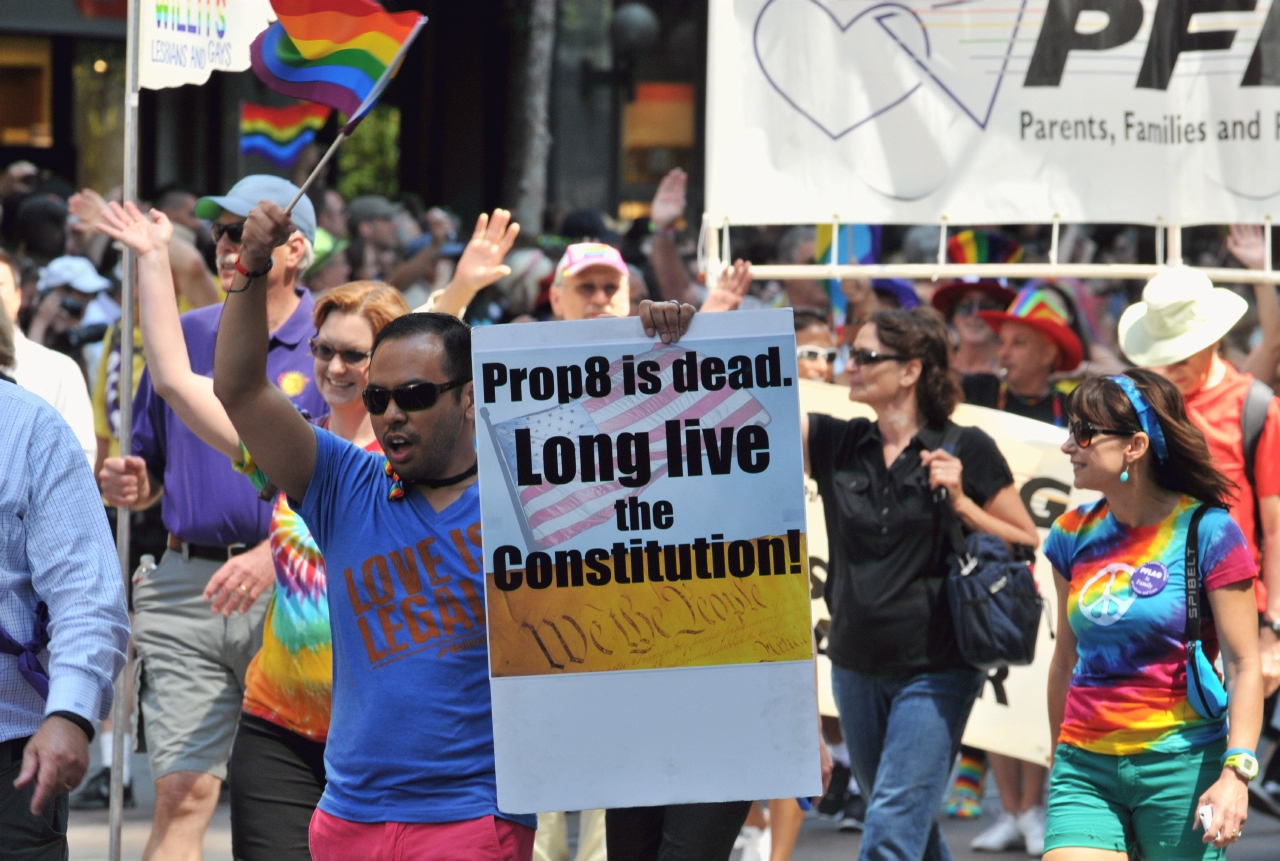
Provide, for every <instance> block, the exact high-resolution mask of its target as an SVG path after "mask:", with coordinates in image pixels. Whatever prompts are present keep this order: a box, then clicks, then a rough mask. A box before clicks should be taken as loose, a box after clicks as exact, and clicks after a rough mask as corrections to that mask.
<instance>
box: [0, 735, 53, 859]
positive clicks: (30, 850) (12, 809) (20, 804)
mask: <svg viewBox="0 0 1280 861" xmlns="http://www.w3.org/2000/svg"><path fill="white" fill-rule="evenodd" d="M26 743H27V739H25V738H18V739H13V740H12V741H6V742H0V861H66V859H67V853H68V848H67V812H68V805H67V795H66V793H65V792H63V793H60V794H59V795H57V796H55V797H54V799H53V800H52V801H50V802H49V803H48V804H46V805H45V808H44V811H43V812H42V813H41V814H40V815H39V816H35V815H32V813H31V797H32V796H33V795H34V794H35V788H36V782H35V781H34V780H33V781H32V782H31V783H29V784H28V785H27V786H26V788H24V789H17V788H15V787H14V785H13V782H14V781H15V780H17V779H18V773H19V772H21V771H22V754H23V749H24V748H25V747H26Z"/></svg>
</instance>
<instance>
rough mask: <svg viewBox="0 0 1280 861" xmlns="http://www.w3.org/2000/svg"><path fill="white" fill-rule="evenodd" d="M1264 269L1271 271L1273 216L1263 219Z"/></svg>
mask: <svg viewBox="0 0 1280 861" xmlns="http://www.w3.org/2000/svg"><path fill="white" fill-rule="evenodd" d="M1262 243H1263V246H1264V247H1263V252H1262V254H1263V267H1262V268H1263V269H1265V270H1266V271H1268V272H1270V271H1271V216H1270V215H1268V216H1267V217H1266V218H1264V219H1262Z"/></svg>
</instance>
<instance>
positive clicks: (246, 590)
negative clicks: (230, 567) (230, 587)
mask: <svg viewBox="0 0 1280 861" xmlns="http://www.w3.org/2000/svg"><path fill="white" fill-rule="evenodd" d="M240 591H241V592H248V591H249V587H248V586H246V585H244V584H243V583H241V584H240Z"/></svg>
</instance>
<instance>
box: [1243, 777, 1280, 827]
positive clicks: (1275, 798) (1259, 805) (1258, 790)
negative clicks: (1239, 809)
mask: <svg viewBox="0 0 1280 861" xmlns="http://www.w3.org/2000/svg"><path fill="white" fill-rule="evenodd" d="M1249 806H1250V807H1252V808H1253V809H1254V810H1260V811H1262V812H1263V813H1265V814H1267V815H1268V816H1274V817H1275V818H1276V819H1280V783H1277V782H1276V781H1274V780H1268V781H1267V782H1265V783H1256V782H1255V783H1251V784H1249Z"/></svg>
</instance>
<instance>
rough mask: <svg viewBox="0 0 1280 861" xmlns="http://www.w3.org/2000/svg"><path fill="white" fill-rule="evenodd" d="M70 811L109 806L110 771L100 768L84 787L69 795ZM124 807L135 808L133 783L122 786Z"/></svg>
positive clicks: (103, 808)
mask: <svg viewBox="0 0 1280 861" xmlns="http://www.w3.org/2000/svg"><path fill="white" fill-rule="evenodd" d="M68 803H69V804H70V806H71V809H72V810H105V809H106V808H108V807H110V806H111V769H109V768H100V769H98V771H96V772H95V773H94V774H93V776H92V777H90V778H89V779H88V780H86V781H85V782H84V785H83V786H81V787H80V788H79V789H77V790H76V791H75V792H73V793H72V794H71V797H70V798H69V799H68ZM124 806H125V807H135V806H137V805H136V803H135V802H134V800H133V782H132V781H130V782H129V783H126V784H125V785H124Z"/></svg>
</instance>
